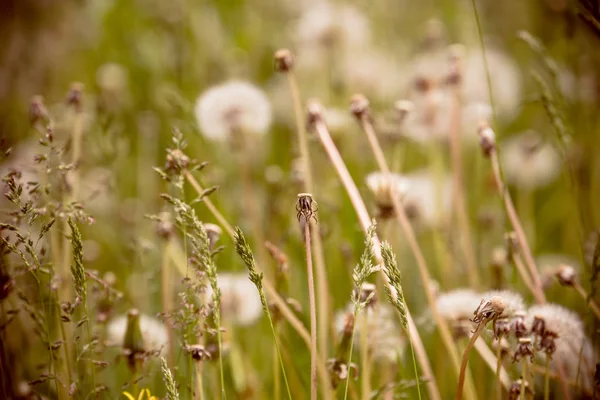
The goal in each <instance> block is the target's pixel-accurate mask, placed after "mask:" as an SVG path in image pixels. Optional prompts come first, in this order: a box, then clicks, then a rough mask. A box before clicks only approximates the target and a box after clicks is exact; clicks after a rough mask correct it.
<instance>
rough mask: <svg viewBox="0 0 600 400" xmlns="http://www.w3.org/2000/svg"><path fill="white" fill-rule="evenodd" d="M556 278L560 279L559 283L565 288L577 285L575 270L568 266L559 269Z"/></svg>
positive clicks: (564, 265)
mask: <svg viewBox="0 0 600 400" xmlns="http://www.w3.org/2000/svg"><path fill="white" fill-rule="evenodd" d="M555 276H556V279H558V282H560V284H561V285H563V286H573V285H574V284H575V280H576V279H577V273H576V272H575V268H573V267H571V266H570V265H566V264H563V265H561V266H559V267H558V270H557V271H556V275H555Z"/></svg>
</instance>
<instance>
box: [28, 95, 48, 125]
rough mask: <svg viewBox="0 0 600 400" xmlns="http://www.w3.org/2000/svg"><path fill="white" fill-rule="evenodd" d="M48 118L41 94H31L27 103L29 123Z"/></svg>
mask: <svg viewBox="0 0 600 400" xmlns="http://www.w3.org/2000/svg"><path fill="white" fill-rule="evenodd" d="M47 120H48V110H47V109H46V106H45V105H44V98H43V97H42V96H33V97H32V98H31V101H30V103H29V121H30V122H31V125H35V124H36V123H38V122H45V121H47Z"/></svg>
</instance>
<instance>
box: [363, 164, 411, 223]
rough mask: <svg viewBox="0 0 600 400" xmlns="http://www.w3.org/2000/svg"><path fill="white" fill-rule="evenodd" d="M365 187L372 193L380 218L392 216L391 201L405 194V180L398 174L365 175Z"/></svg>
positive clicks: (377, 173) (379, 173)
mask: <svg viewBox="0 0 600 400" xmlns="http://www.w3.org/2000/svg"><path fill="white" fill-rule="evenodd" d="M367 187H368V188H369V190H370V191H371V192H372V193H373V196H374V198H375V204H377V208H378V214H379V216H380V217H381V218H389V217H391V216H393V215H394V203H393V199H394V198H395V197H397V198H398V199H400V198H401V197H402V196H403V195H404V193H405V192H406V187H407V183H406V180H405V179H404V178H403V177H402V176H401V175H399V174H395V173H391V172H390V173H386V172H372V173H370V174H369V175H367Z"/></svg>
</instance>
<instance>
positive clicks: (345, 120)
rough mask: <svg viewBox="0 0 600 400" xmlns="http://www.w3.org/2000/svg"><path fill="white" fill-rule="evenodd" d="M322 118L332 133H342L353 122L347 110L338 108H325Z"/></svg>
mask: <svg viewBox="0 0 600 400" xmlns="http://www.w3.org/2000/svg"><path fill="white" fill-rule="evenodd" d="M323 118H324V119H325V123H326V124H327V127H328V128H329V131H330V132H331V133H332V134H334V133H342V132H343V131H345V130H346V129H348V128H349V127H351V126H353V124H354V120H353V118H352V116H351V115H350V114H349V113H348V111H346V110H341V109H339V108H326V109H325V112H324V115H323Z"/></svg>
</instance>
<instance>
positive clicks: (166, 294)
mask: <svg viewBox="0 0 600 400" xmlns="http://www.w3.org/2000/svg"><path fill="white" fill-rule="evenodd" d="M170 246H171V240H170V239H168V238H167V239H165V240H164V241H163V244H162V251H161V262H160V296H161V300H162V301H161V305H162V312H163V314H164V315H167V314H168V313H169V312H171V311H172V310H173V309H174V307H173V273H172V271H171V263H170V258H169V254H170V250H169V247H170ZM166 329H167V337H168V340H169V343H168V345H167V346H168V349H167V351H168V354H167V360H168V362H169V363H171V364H172V363H173V362H175V337H174V335H173V327H172V326H171V324H166Z"/></svg>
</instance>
